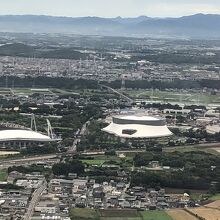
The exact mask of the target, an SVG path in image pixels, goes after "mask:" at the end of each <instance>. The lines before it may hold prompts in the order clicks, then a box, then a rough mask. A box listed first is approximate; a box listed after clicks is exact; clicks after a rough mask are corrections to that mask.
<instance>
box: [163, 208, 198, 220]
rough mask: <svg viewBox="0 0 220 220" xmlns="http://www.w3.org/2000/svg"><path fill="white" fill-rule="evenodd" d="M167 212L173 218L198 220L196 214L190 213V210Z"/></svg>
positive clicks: (174, 219)
mask: <svg viewBox="0 0 220 220" xmlns="http://www.w3.org/2000/svg"><path fill="white" fill-rule="evenodd" d="M167 214H168V215H169V216H170V217H171V218H172V219H173V220H198V219H197V218H196V217H195V216H193V215H191V214H189V213H188V212H186V211H184V210H175V209H174V210H169V211H167Z"/></svg>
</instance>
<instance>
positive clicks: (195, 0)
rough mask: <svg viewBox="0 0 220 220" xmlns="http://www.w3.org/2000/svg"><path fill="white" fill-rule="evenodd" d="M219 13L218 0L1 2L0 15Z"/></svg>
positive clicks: (46, 0)
mask: <svg viewBox="0 0 220 220" xmlns="http://www.w3.org/2000/svg"><path fill="white" fill-rule="evenodd" d="M195 13H210V14H220V0H0V14H38V15H39V14H43V15H58V16H70V17H78V16H101V17H116V16H122V17H135V16H139V15H147V16H152V17H179V16H182V15H190V14H195Z"/></svg>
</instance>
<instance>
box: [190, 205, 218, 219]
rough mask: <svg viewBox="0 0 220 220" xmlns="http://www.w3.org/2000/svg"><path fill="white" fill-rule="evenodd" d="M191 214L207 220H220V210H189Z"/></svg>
mask: <svg viewBox="0 0 220 220" xmlns="http://www.w3.org/2000/svg"><path fill="white" fill-rule="evenodd" d="M189 211H190V212H193V213H194V214H197V215H198V216H199V217H202V218H204V219H205V220H220V210H217V209H213V208H205V207H204V208H195V209H189Z"/></svg>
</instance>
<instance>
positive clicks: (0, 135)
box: [0, 129, 52, 142]
mask: <svg viewBox="0 0 220 220" xmlns="http://www.w3.org/2000/svg"><path fill="white" fill-rule="evenodd" d="M4 141H42V142H49V141H52V139H51V138H50V137H49V136H46V135H43V134H41V133H38V132H35V131H32V130H18V129H17V130H16V129H14V130H1V131H0V142H4Z"/></svg>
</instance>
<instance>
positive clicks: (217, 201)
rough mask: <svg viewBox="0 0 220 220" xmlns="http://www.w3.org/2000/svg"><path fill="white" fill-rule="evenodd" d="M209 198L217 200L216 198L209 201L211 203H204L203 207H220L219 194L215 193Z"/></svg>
mask: <svg viewBox="0 0 220 220" xmlns="http://www.w3.org/2000/svg"><path fill="white" fill-rule="evenodd" d="M210 199H211V200H216V199H219V200H216V201H214V202H211V203H209V204H207V205H205V207H208V208H215V209H220V195H219V194H217V195H216V196H213V197H211V198H210Z"/></svg>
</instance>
